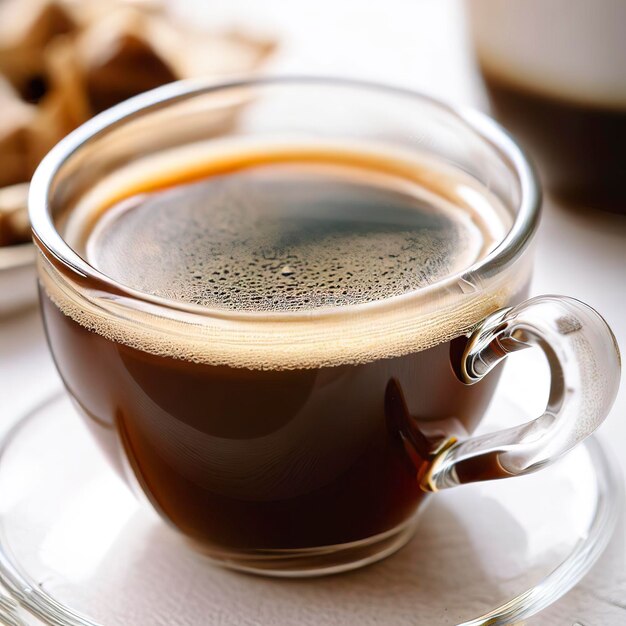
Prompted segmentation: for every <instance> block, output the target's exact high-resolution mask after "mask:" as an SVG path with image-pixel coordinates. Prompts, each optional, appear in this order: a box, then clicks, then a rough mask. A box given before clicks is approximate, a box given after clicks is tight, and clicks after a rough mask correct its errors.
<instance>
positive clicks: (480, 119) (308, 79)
mask: <svg viewBox="0 0 626 626" xmlns="http://www.w3.org/2000/svg"><path fill="white" fill-rule="evenodd" d="M273 85H280V86H290V87H291V86H293V87H298V86H315V85H320V86H321V87H340V88H354V89H360V90H363V91H365V92H367V91H369V92H374V93H386V94H388V95H390V96H398V97H402V98H409V99H414V100H417V101H421V102H426V103H428V104H429V105H431V106H433V107H436V108H438V109H440V110H442V111H445V112H447V113H448V114H450V115H452V116H454V117H456V118H457V120H460V121H461V122H463V123H464V124H465V125H466V126H467V127H469V128H470V129H471V130H473V131H474V132H475V133H476V134H477V135H478V136H479V137H480V139H481V140H483V141H485V142H486V143H488V144H490V145H491V146H492V147H493V148H495V149H496V150H497V152H498V153H499V155H500V156H501V158H503V159H506V160H508V165H509V166H510V167H512V169H513V170H514V173H515V175H516V176H517V180H518V183H519V187H520V200H519V203H518V206H517V207H516V209H517V210H516V213H515V218H514V221H513V225H512V226H511V229H510V230H509V232H508V233H507V235H506V236H505V237H504V239H503V240H502V241H501V242H500V243H499V244H498V245H497V246H496V247H495V248H494V249H493V250H492V251H491V252H490V253H489V254H488V255H487V256H486V257H484V258H483V259H481V260H480V261H478V262H476V263H474V264H473V265H471V266H470V267H469V268H466V269H465V270H463V271H462V272H459V273H457V274H453V275H450V276H448V277H446V278H444V279H442V280H440V281H437V282H435V283H433V284H431V285H428V286H426V287H421V288H418V289H414V290H411V291H408V292H406V293H403V294H401V295H397V296H391V297H389V298H384V299H380V300H374V301H371V302H366V303H360V304H353V305H345V306H341V307H334V306H332V305H331V306H328V307H320V308H318V309H315V310H313V311H311V310H304V311H258V312H257V311H237V310H226V309H219V308H210V307H206V306H203V305H198V304H192V303H186V302H182V301H176V300H170V299H167V298H163V297H160V296H156V295H153V294H149V293H146V292H142V291H139V290H137V289H133V288H131V287H128V286H126V285H124V284H122V283H119V282H117V281H116V280H114V279H112V278H110V277H109V276H107V275H105V274H103V273H102V272H100V271H98V270H97V269H96V268H95V267H93V266H92V265H91V264H89V263H88V262H87V261H86V260H85V259H83V258H82V257H81V256H80V255H79V254H78V253H77V252H75V251H74V250H73V248H72V247H71V246H70V245H69V244H67V243H66V242H65V240H64V239H63V237H62V236H61V235H60V233H59V232H58V230H57V228H56V226H55V224H54V221H53V219H52V215H51V212H50V210H49V194H50V189H51V187H52V185H53V183H54V181H55V178H56V176H57V174H58V173H59V171H60V170H61V168H62V167H63V166H64V164H65V163H66V162H67V161H68V160H69V159H70V158H71V157H72V156H73V155H74V154H75V153H77V152H78V151H80V150H81V149H82V148H83V147H84V146H86V145H88V144H90V143H92V142H94V141H96V140H98V138H100V137H101V136H102V135H105V134H106V133H107V132H109V131H111V130H113V129H115V128H118V127H119V126H121V125H123V124H124V123H126V122H128V121H131V120H133V119H135V118H138V117H140V116H142V115H144V114H149V113H153V112H155V111H158V110H159V109H162V108H165V107H167V106H169V105H171V104H175V103H178V102H182V101H184V100H187V99H191V98H193V97H196V96H201V95H208V94H211V93H216V92H220V91H224V90H228V89H237V88H243V87H247V88H254V87H260V88H262V87H268V86H273ZM28 207H29V217H30V222H31V227H32V232H33V238H34V241H35V243H36V244H37V245H38V246H39V247H40V248H41V249H42V251H44V250H45V251H47V252H49V253H50V254H51V255H52V256H53V257H54V258H55V259H56V261H58V262H60V263H61V264H62V265H63V267H64V268H65V269H66V270H68V271H70V272H72V273H73V274H75V275H76V276H77V277H79V278H82V279H84V278H89V279H90V280H92V281H94V284H95V285H97V286H98V289H99V290H102V291H104V292H107V291H113V292H114V293H115V294H116V295H118V296H122V297H124V296H125V297H127V298H129V299H130V300H131V301H139V302H143V303H146V304H149V305H153V306H154V305H157V306H158V307H159V309H161V310H163V311H168V310H169V311H171V312H172V313H173V312H176V311H178V312H182V313H191V314H194V315H196V316H198V315H199V316H203V317H219V318H224V319H246V320H254V321H263V320H272V321H276V320H279V319H297V318H301V319H308V320H310V319H311V316H312V315H313V316H314V317H325V316H330V315H333V316H336V315H345V314H354V313H356V312H358V311H360V310H364V309H367V310H371V309H372V308H375V307H384V306H389V305H392V306H395V305H397V304H399V303H401V301H403V300H408V299H410V298H415V297H416V295H418V294H419V295H420V296H421V295H423V296H432V295H433V293H434V292H437V291H440V290H441V291H445V290H446V289H448V288H450V287H451V286H452V285H454V284H458V283H459V282H460V281H462V282H464V283H470V284H476V282H475V281H476V280H477V279H478V277H479V276H481V275H483V276H485V275H486V276H488V275H491V274H493V273H495V272H498V271H499V270H501V269H502V268H504V267H506V266H508V265H509V264H510V263H511V262H513V261H514V260H515V259H516V258H518V256H519V255H520V254H521V253H522V252H523V251H524V249H525V248H526V247H527V245H528V244H529V242H530V240H531V239H532V237H533V235H534V233H535V231H536V229H537V225H538V222H539V213H540V207H541V189H540V186H539V184H538V178H537V175H536V173H535V170H534V168H533V166H532V165H531V163H530V161H529V159H528V157H527V156H526V154H525V152H524V150H523V149H522V148H521V147H520V146H519V145H518V143H517V142H516V141H515V139H514V138H513V137H512V136H511V135H510V133H509V132H508V131H507V130H506V129H504V128H503V127H502V126H501V125H500V124H498V123H497V122H496V121H495V120H494V119H492V118H491V117H489V116H488V115H486V114H485V113H482V112H480V111H478V110H476V109H472V108H471V107H464V106H457V105H453V104H449V103H446V102H444V101H442V100H440V99H438V98H434V97H432V96H429V95H426V94H423V93H420V92H418V91H414V90H411V89H407V88H403V87H398V86H393V85H385V84H381V83H376V82H371V81H366V80H358V79H349V78H337V77H324V76H269V77H268V76H266V77H254V78H237V79H231V80H225V81H215V80H207V79H192V80H183V81H177V82H174V83H170V84H168V85H164V86H162V87H158V88H156V89H153V90H151V91H147V92H144V93H142V94H140V95H138V96H135V97H133V98H130V99H129V100H126V101H124V102H122V103H120V104H118V105H115V106H114V107H111V108H110V109H108V110H106V111H104V112H102V113H100V114H98V115H96V116H94V117H93V118H91V119H90V120H88V121H87V122H85V123H84V124H82V125H81V126H79V127H78V128H77V129H76V130H74V131H72V132H71V133H70V134H68V135H67V136H66V137H65V138H64V139H62V140H61V141H60V142H59V143H58V144H57V145H56V146H55V147H54V148H53V149H52V150H51V151H50V152H49V153H48V154H47V155H46V157H45V158H44V159H43V160H42V161H41V163H40V164H39V167H38V168H37V170H36V172H35V174H34V176H33V178H32V181H31V184H30V191H29V198H28Z"/></svg>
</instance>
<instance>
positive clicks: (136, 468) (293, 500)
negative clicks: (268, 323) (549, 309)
mask: <svg viewBox="0 0 626 626" xmlns="http://www.w3.org/2000/svg"><path fill="white" fill-rule="evenodd" d="M42 303H43V310H44V315H45V320H46V329H47V333H48V339H49V342H50V345H51V348H52V350H53V353H54V355H55V359H56V364H57V367H58V369H59V371H60V372H61V373H62V375H63V378H64V381H65V384H66V385H67V387H68V390H69V391H70V392H71V394H72V395H73V396H74V398H75V400H76V401H77V403H78V404H79V406H80V408H81V409H82V412H83V413H84V415H85V416H86V417H87V420H88V423H89V425H90V429H91V430H92V431H93V432H94V433H95V434H96V436H97V438H98V440H99V441H100V443H101V444H102V446H103V447H104V448H105V449H106V450H107V451H108V452H109V455H110V457H111V458H112V460H113V461H114V462H115V463H116V464H117V465H118V466H119V463H120V460H119V459H120V457H119V455H118V453H117V450H118V446H119V442H121V444H122V445H123V448H124V451H125V453H126V456H127V458H128V461H129V462H130V466H131V467H132V470H133V472H134V474H135V476H136V477H137V479H138V481H139V483H140V485H141V486H142V488H143V490H144V492H145V493H146V494H147V495H148V496H149V498H150V499H151V501H152V503H153V504H154V505H155V506H156V507H157V510H159V511H160V512H161V513H162V514H163V515H164V516H165V518H166V519H168V520H170V521H171V522H172V523H173V524H174V525H175V526H177V527H178V528H180V529H181V530H182V531H184V532H185V533H187V534H188V535H189V536H191V537H194V538H196V539H200V540H202V541H203V542H206V543H209V544H213V545H217V546H221V547H228V548H238V549H245V548H268V549H278V548H302V547H313V546H324V545H334V544H338V543H345V542H350V541H356V540H359V539H363V538H366V537H370V536H372V535H375V534H378V533H382V532H384V531H386V530H389V529H391V528H394V527H395V526H397V525H398V524H400V523H402V522H403V521H405V520H406V519H407V518H409V517H410V516H411V515H412V513H413V512H414V511H415V510H416V508H417V505H418V503H419V501H420V499H421V498H422V497H423V495H424V494H423V492H422V491H421V489H420V485H419V478H420V475H421V473H422V472H423V471H424V469H425V463H426V461H427V458H428V453H429V451H430V448H431V443H432V444H434V442H436V441H438V440H439V439H440V438H442V437H447V436H451V435H457V436H463V435H465V434H466V433H467V432H471V431H472V430H473V429H474V428H475V426H476V425H477V423H478V422H479V420H480V419H481V417H482V415H483V414H484V412H485V409H486V407H487V404H488V402H489V400H490V398H491V395H492V392H493V388H494V385H495V384H496V379H497V374H494V375H491V376H489V377H488V379H486V380H485V381H483V382H481V383H480V384H478V385H474V386H471V387H469V386H465V385H463V384H462V383H460V382H459V381H458V380H457V378H456V376H455V374H454V372H453V370H452V367H451V360H450V344H441V345H439V346H437V347H435V348H431V349H429V350H425V351H423V352H419V353H416V354H410V355H407V356H404V357H399V358H394V359H385V360H380V361H376V362H373V363H369V364H365V365H357V366H340V367H332V368H320V369H305V370H299V371H298V370H295V371H254V370H246V369H238V368H230V367H223V366H221V367H216V366H210V365H203V364H193V363H189V362H185V361H181V360H176V359H171V358H166V357H160V356H154V355H151V354H147V353H145V352H141V351H138V350H136V349H133V348H129V347H127V346H125V345H123V344H120V343H115V342H113V341H110V340H108V339H105V338H104V337H101V336H99V335H97V334H95V333H93V332H91V331H89V330H87V329H85V328H84V327H82V326H80V325H79V324H77V323H76V322H74V321H72V320H71V319H70V318H69V317H67V316H65V315H63V314H62V313H61V312H60V311H59V309H58V308H57V307H56V306H55V305H54V304H53V303H52V302H51V301H50V300H49V298H48V297H47V296H46V295H45V293H43V294H42ZM390 381H391V387H389V385H390ZM396 385H397V387H396ZM395 389H400V390H401V393H402V394H403V396H404V399H405V402H406V407H407V411H406V412H405V411H404V410H401V409H399V408H398V404H397V402H394V400H393V395H391V393H392V391H393V390H395ZM283 433H284V434H285V436H283ZM260 442H261V443H260ZM226 445H228V446H230V447H231V448H232V452H231V454H232V456H231V458H226V459H224V460H222V462H221V465H220V464H218V463H216V464H215V465H214V466H213V465H207V466H204V467H200V468H198V467H196V464H197V462H198V459H199V458H206V459H210V458H212V457H213V456H215V455H216V453H217V452H220V450H219V448H220V446H226ZM251 456H252V459H250V457H251ZM174 457H175V459H174V463H173V462H172V461H173V458H174ZM272 462H274V463H276V464H278V466H279V467H277V468H273V467H272ZM246 465H248V466H249V467H250V482H249V484H248V485H246V475H247V472H246V471H245V466H246ZM239 470H241V471H239ZM263 471H265V472H267V477H266V479H263V477H259V476H258V475H257V476H253V475H252V474H253V473H254V472H263ZM202 472H205V474H204V475H202ZM235 476H236V477H237V479H238V484H236V485H235V486H233V484H232V482H231V481H234V480H235Z"/></svg>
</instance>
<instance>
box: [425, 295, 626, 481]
mask: <svg viewBox="0 0 626 626" xmlns="http://www.w3.org/2000/svg"><path fill="white" fill-rule="evenodd" d="M529 347H538V348H540V349H541V350H542V351H543V352H544V354H545V355H546V357H547V359H548V364H549V366H550V372H551V384H550V396H549V400H548V404H547V406H546V410H545V412H544V413H543V415H541V416H539V417H537V418H536V419H534V420H532V421H530V422H528V423H526V424H522V425H521V426H515V427H513V428H507V429H506V430H501V431H498V432H495V433H490V434H486V435H482V436H478V437H470V438H468V439H465V440H462V441H454V440H450V441H448V442H444V443H443V444H442V445H440V446H439V448H438V449H437V450H436V451H435V452H434V453H433V457H434V458H433V461H432V464H431V465H430V467H429V470H428V471H427V472H426V474H425V475H424V477H423V479H422V488H423V489H425V490H426V491H439V490H440V489H444V488H447V487H453V486H455V485H460V484H463V483H468V482H474V481H477V480H485V479H493V478H505V477H507V476H520V475H523V474H528V473H530V472H534V471H535V470H538V469H540V468H542V467H544V466H546V465H548V464H550V463H552V462H553V461H556V460H557V459H558V458H559V457H561V456H562V455H564V454H565V453H567V452H568V451H569V450H571V449H572V448H573V447H574V446H575V445H576V444H578V443H579V442H581V441H582V440H583V439H585V438H586V437H588V436H589V435H590V434H591V433H592V432H593V431H594V430H595V429H596V428H597V427H598V426H599V425H600V424H601V423H602V421H603V420H604V418H605V417H606V416H607V414H608V412H609V410H610V409H611V406H612V405H613V401H614V400H615V396H616V394H617V389H618V386H619V380H620V369H621V366H620V354H619V349H618V346H617V342H616V340H615V337H614V336H613V333H612V332H611V329H610V328H609V327H608V325H607V324H606V322H605V321H604V319H603V318H602V317H601V316H600V315H599V314H598V313H596V311H594V310H593V309H592V308H591V307H589V306H587V305H586V304H583V303H582V302H579V301H578V300H574V299H573V298H567V297H563V296H540V297H537V298H532V299H531V300H527V301H526V302H523V303H522V304H520V305H518V306H515V307H512V308H507V309H501V310H499V311H496V312H495V313H493V314H491V315H489V316H488V317H487V318H486V319H485V320H484V321H483V322H482V323H481V324H480V326H479V327H478V328H477V329H476V330H475V331H474V332H473V333H472V335H471V336H470V338H469V341H468V343H467V346H466V348H465V351H464V353H463V356H462V359H461V363H460V367H459V368H458V371H457V375H458V376H459V378H460V379H461V381H462V382H464V383H465V384H467V385H473V384H475V383H477V382H478V381H479V380H481V379H482V378H483V377H484V376H486V375H487V374H488V373H489V372H490V371H491V370H492V369H493V367H494V366H495V365H497V364H498V363H499V362H500V361H502V360H503V359H504V358H506V357H507V356H508V355H509V354H511V353H513V352H517V351H518V350H522V349H525V348H529Z"/></svg>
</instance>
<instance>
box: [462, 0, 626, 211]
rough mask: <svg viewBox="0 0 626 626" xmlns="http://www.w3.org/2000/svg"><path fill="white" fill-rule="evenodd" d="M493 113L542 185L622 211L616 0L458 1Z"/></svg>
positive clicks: (623, 65) (625, 10)
mask: <svg viewBox="0 0 626 626" xmlns="http://www.w3.org/2000/svg"><path fill="white" fill-rule="evenodd" d="M467 8H468V15H469V21H470V30H471V34H472V38H473V41H474V47H475V50H476V53H477V57H478V61H479V65H480V69H481V72H482V75H483V78H484V80H485V83H486V87H487V92H488V95H489V99H490V102H491V106H492V108H493V113H494V114H495V115H496V117H498V118H499V119H500V120H501V121H502V123H503V124H504V125H505V126H506V127H508V128H509V129H510V130H511V131H512V132H513V133H515V134H516V135H517V136H518V138H519V139H520V141H521V142H522V144H523V145H525V147H526V148H527V150H528V151H529V152H530V154H531V157H533V158H534V160H535V162H536V163H537V165H538V166H539V170H540V174H541V176H542V178H543V180H544V182H545V184H546V185H547V187H548V188H549V189H550V190H551V191H553V192H554V193H555V194H557V195H558V196H560V197H561V198H563V199H565V200H567V201H570V202H572V203H573V204H576V205H581V206H591V207H598V208H604V209H608V210H612V211H617V212H622V213H626V1H624V0H601V1H597V0H468V2H467Z"/></svg>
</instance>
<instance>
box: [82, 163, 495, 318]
mask: <svg viewBox="0 0 626 626" xmlns="http://www.w3.org/2000/svg"><path fill="white" fill-rule="evenodd" d="M489 236H490V235H489V230H488V228H486V227H485V224H483V223H482V222H481V219H478V218H477V217H476V215H473V216H472V215H470V214H469V212H468V211H467V210H465V209H463V208H459V207H457V206H454V205H453V204H452V203H450V202H448V201H445V200H443V199H442V198H439V197H437V196H435V195H434V194H432V193H431V194H429V193H428V192H427V191H426V190H425V189H423V188H421V187H420V186H419V185H416V184H410V183H408V182H407V181H403V180H402V179H400V178H396V177H392V176H377V175H376V174H374V173H372V172H366V171H364V170H360V169H359V168H356V167H355V168H350V167H340V166H337V167H335V166H328V167H323V166H319V165H310V164H309V165H305V164H268V165H262V166H257V167H252V168H248V169H242V170H239V171H236V172H232V173H228V174H222V175H219V176H209V177H207V178H204V179H203V180H200V181H198V182H193V183H186V184H181V185H178V186H175V187H172V188H170V189H167V190H163V191H159V192H155V193H151V194H144V195H139V196H136V197H134V198H130V199H127V200H125V201H122V202H121V203H119V204H118V205H116V206H115V207H113V208H111V209H110V210H108V211H107V212H106V214H105V216H104V217H103V218H101V219H100V220H99V222H98V224H97V226H96V228H95V229H94V231H93V232H92V233H91V235H90V237H89V240H88V244H87V255H88V260H89V261H90V262H91V263H92V264H93V265H94V266H95V267H97V268H98V269H99V270H100V271H101V272H103V273H104V274H106V275H108V276H109V277H111V278H113V279H114V280H116V281H117V282H119V283H122V284H124V285H126V286H128V287H132V288H134V289H137V290H139V291H143V292H147V293H150V294H153V295H156V296H161V297H165V298H168V299H172V300H178V301H182V302H187V303H193V304H198V305H202V306H206V307H210V308H218V309H226V310H238V311H297V310H307V309H317V308H321V307H327V306H345V305H353V304H363V303H367V302H371V301H374V300H379V299H383V298H389V297H393V296H397V295H401V294H403V293H406V292H408V291H412V290H415V289H420V288H422V287H425V286H428V285H430V284H432V283H435V282H437V281H439V280H441V279H443V278H445V277H447V276H450V275H452V274H456V273H458V272H460V271H462V270H463V269H465V268H467V267H469V266H470V265H471V264H472V263H474V262H475V261H476V260H478V259H479V258H481V256H483V255H484V254H485V253H486V251H488V250H489V249H491V247H492V245H493V243H494V242H493V241H491V240H490V239H489Z"/></svg>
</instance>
